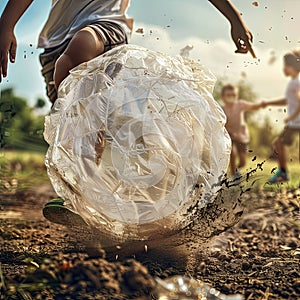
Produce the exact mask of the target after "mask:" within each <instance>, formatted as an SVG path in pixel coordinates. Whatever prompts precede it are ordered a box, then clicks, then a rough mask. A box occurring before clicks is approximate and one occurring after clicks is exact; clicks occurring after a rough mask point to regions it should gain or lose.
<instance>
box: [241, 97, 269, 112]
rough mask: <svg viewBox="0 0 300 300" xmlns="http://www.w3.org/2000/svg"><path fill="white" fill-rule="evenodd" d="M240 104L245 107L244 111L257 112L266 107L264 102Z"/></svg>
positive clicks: (243, 102)
mask: <svg viewBox="0 0 300 300" xmlns="http://www.w3.org/2000/svg"><path fill="white" fill-rule="evenodd" d="M240 102H241V103H242V105H243V111H255V110H258V109H260V108H262V107H264V102H263V101H262V102H260V103H251V102H248V101H243V100H240Z"/></svg>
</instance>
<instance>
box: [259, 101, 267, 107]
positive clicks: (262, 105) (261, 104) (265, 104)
mask: <svg viewBox="0 0 300 300" xmlns="http://www.w3.org/2000/svg"><path fill="white" fill-rule="evenodd" d="M267 106H268V103H267V102H266V101H261V102H260V107H261V108H265V107H267Z"/></svg>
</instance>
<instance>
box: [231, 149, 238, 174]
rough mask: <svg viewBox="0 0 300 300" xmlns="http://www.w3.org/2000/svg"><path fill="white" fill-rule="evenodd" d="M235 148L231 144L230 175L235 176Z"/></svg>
mask: <svg viewBox="0 0 300 300" xmlns="http://www.w3.org/2000/svg"><path fill="white" fill-rule="evenodd" d="M236 153H237V150H236V147H235V145H234V144H232V149H231V153H230V172H231V175H235V173H236Z"/></svg>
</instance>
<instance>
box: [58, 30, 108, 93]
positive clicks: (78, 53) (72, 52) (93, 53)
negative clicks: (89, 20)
mask: <svg viewBox="0 0 300 300" xmlns="http://www.w3.org/2000/svg"><path fill="white" fill-rule="evenodd" d="M103 52H104V44H103V42H102V40H101V39H100V38H99V36H98V35H97V33H96V32H95V31H94V30H93V29H92V28H90V27H85V28H83V29H81V30H80V31H78V32H77V33H76V34H75V35H74V36H73V38H72V39H71V41H70V43H69V45H68V47H67V49H66V50H65V52H64V53H63V54H62V55H61V56H60V57H59V59H58V60H57V62H56V64H55V71H54V82H55V86H56V88H58V87H59V85H60V83H61V82H62V81H63V80H64V79H65V78H66V77H67V76H68V75H69V71H70V70H71V69H72V68H74V67H76V66H78V65H79V64H81V63H83V62H86V61H89V60H91V59H93V58H95V57H97V56H99V55H100V54H102V53H103Z"/></svg>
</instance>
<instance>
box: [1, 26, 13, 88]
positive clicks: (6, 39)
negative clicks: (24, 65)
mask: <svg viewBox="0 0 300 300" xmlns="http://www.w3.org/2000/svg"><path fill="white" fill-rule="evenodd" d="M16 50H17V40H16V37H15V35H14V32H13V30H7V28H5V26H2V25H0V82H1V81H2V77H6V76H7V65H8V58H9V60H10V62H11V63H14V62H15V60H16Z"/></svg>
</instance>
